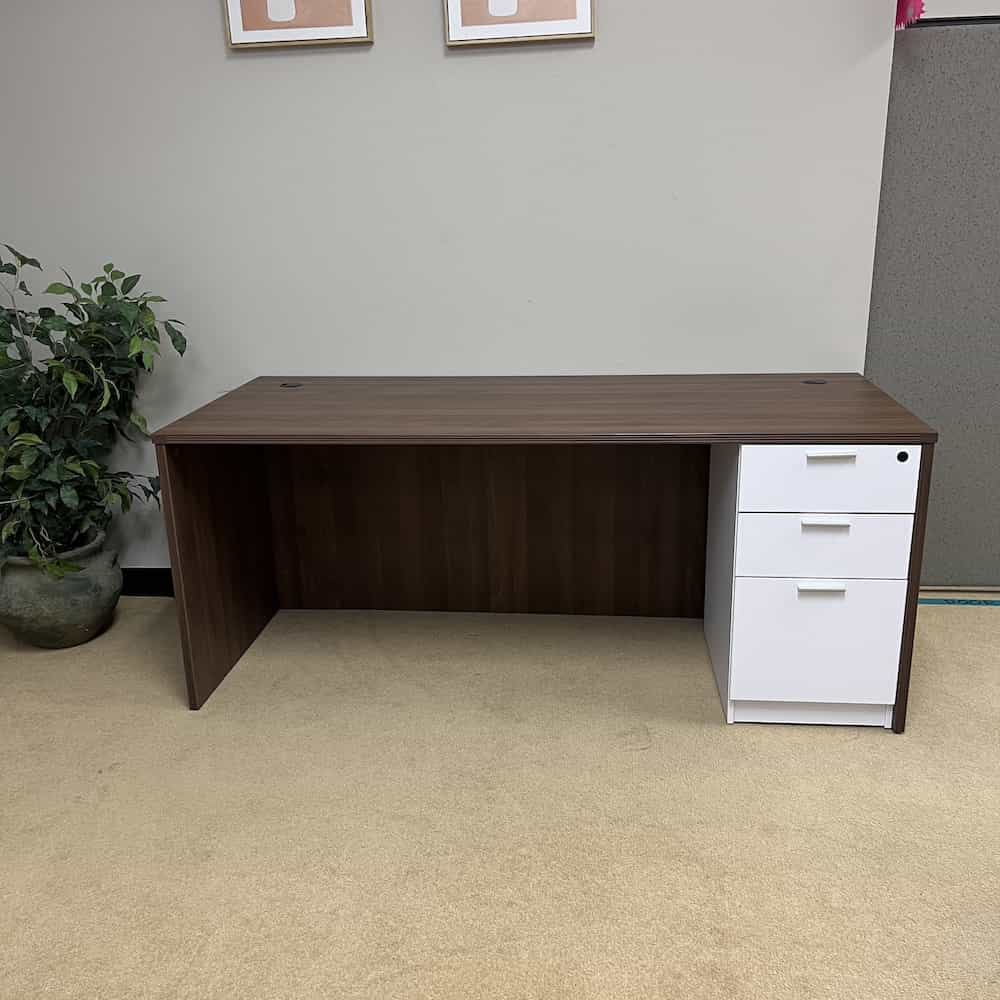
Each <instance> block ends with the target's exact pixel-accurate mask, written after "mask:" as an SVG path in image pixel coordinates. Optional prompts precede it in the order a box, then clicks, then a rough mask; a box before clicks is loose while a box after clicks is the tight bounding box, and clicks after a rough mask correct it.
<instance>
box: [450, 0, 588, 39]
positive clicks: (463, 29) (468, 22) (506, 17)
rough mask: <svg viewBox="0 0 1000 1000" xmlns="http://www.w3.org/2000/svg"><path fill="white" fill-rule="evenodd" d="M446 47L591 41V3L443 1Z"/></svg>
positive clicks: (584, 0)
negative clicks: (587, 39) (584, 39)
mask: <svg viewBox="0 0 1000 1000" xmlns="http://www.w3.org/2000/svg"><path fill="white" fill-rule="evenodd" d="M444 19H445V38H446V40H447V42H448V44H449V45H489V44H496V43H498V42H552V41H557V40H562V39H566V40H572V39H581V38H593V37H594V0H444Z"/></svg>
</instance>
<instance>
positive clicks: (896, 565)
mask: <svg viewBox="0 0 1000 1000" xmlns="http://www.w3.org/2000/svg"><path fill="white" fill-rule="evenodd" d="M912 534H913V515H912V514H829V513H824V514H740V515H739V529H738V531H737V536H736V537H737V541H736V575H737V576H809V577H841V578H843V577H855V578H864V577H869V578H874V579H884V580H905V579H906V577H907V575H908V572H909V565H910V538H911V536H912Z"/></svg>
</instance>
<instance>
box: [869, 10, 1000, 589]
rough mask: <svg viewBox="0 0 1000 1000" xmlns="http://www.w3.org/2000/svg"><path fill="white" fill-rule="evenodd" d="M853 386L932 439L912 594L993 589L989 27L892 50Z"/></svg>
mask: <svg viewBox="0 0 1000 1000" xmlns="http://www.w3.org/2000/svg"><path fill="white" fill-rule="evenodd" d="M866 373H867V374H868V376H869V377H870V378H871V379H872V380H873V381H874V382H875V383H876V384H878V385H880V386H881V387H882V388H884V389H885V390H886V391H887V392H889V393H891V394H892V395H894V396H895V397H896V398H897V399H899V401H900V402H902V403H903V404H905V405H906V406H908V407H909V408H910V409H912V410H913V411H914V412H916V413H917V414H918V415H919V416H921V417H923V418H924V419H925V420H927V421H928V422H929V423H930V424H931V425H932V426H934V427H935V428H936V429H937V430H938V431H939V432H940V434H941V440H940V444H939V445H938V450H937V453H936V456H935V468H934V480H933V488H932V493H931V508H930V521H929V524H928V529H927V549H926V554H925V559H924V573H923V578H924V582H925V583H931V584H942V585H945V584H958V585H976V584H978V585H993V586H996V585H1000V25H995V24H980V25H968V26H956V27H940V26H935V27H925V28H918V29H915V30H910V31H907V32H905V33H904V34H902V35H900V36H899V37H898V39H897V45H896V52H895V56H894V60H893V71H892V91H891V96H890V100H889V123H888V130H887V135H886V151H885V173H884V177H883V183H882V203H881V209H880V212H879V225H878V245H877V249H876V255H875V274H874V284H873V289H872V309H871V319H870V322H869V331H868V356H867V364H866Z"/></svg>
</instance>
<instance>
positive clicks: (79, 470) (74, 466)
mask: <svg viewBox="0 0 1000 1000" xmlns="http://www.w3.org/2000/svg"><path fill="white" fill-rule="evenodd" d="M66 468H67V469H69V470H70V472H75V473H76V474H77V475H78V476H82V475H83V466H82V465H81V464H80V461H79V459H76V458H71V459H69V460H68V461H67V462H66Z"/></svg>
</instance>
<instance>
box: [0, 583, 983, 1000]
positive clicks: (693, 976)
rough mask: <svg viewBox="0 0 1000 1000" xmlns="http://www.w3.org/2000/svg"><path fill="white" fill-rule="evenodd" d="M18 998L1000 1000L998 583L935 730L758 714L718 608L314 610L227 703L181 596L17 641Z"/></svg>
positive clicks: (951, 669)
mask: <svg viewBox="0 0 1000 1000" xmlns="http://www.w3.org/2000/svg"><path fill="white" fill-rule="evenodd" d="M0 685H2V687H0V690H2V696H0V697H2V702H0V762H2V766H0V808H2V813H0V996H2V997H3V998H4V1000H21V998H24V1000H42V998H44V1000H49V998H62V997H74V998H86V1000H103V998H156V1000H160V998H162V1000H178V998H181V1000H184V998H191V1000H206V998H207V1000H214V998H240V1000H257V998H266V1000H272V998H273V1000H284V998H337V1000H339V998H362V997H363V998H394V1000H396V998H398V1000H403V998H406V1000H411V998H421V1000H423V998H426V1000H437V998H449V1000H451V998H455V1000H479V998H491V1000H493V998H496V1000H514V998H516V1000H536V998H537V1000H542V998H566V1000H590V998H595V1000H596V998H600V1000H618V998H642V1000H649V998H661V997H662V998H671V1000H673V998H677V1000H700V998H718V1000H743V998H762V1000H764V998H766V1000H786V998H788V1000H822V998H831V997H837V998H845V1000H867V998H872V1000H876V998H877V1000H909V998H918V997H919V998H928V1000H931V998H933V1000H951V998H963V1000H983V998H996V997H1000V726H998V720H1000V608H942V607H925V608H923V609H922V610H921V613H920V622H919V634H918V643H917V654H916V664H915V668H914V685H913V694H912V700H911V718H910V728H909V730H908V732H907V733H906V734H905V735H904V736H901V737H896V736H893V735H891V734H890V733H887V732H885V731H884V730H862V729H833V728H830V729H824V728H801V727H781V726H778V727H761V726H740V727H726V726H725V725H723V724H722V722H721V715H720V708H719V705H718V703H717V699H716V694H715V689H714V686H713V681H712V676H711V673H710V670H709V667H708V662H707V659H706V654H705V650H704V646H703V644H702V639H701V634H700V631H699V623H693V622H671V621H650V620H636V619H625V620H608V619H569V618H523V617H510V618H501V617H498V618H491V617H488V616H479V615H466V616H438V615H418V614H389V615H376V614H367V613H358V614H343V615H335V614H327V613H318V612H299V613H288V614H284V615H282V616H280V617H279V618H278V619H277V620H276V621H275V622H274V623H273V624H272V625H271V626H270V627H269V629H268V630H267V631H266V632H265V633H264V635H263V636H262V637H261V639H260V640H259V641H258V642H257V644H256V645H255V646H254V647H253V649H252V650H251V651H250V652H249V653H248V655H247V656H246V657H245V658H244V660H243V662H242V663H241V664H240V665H239V667H237V669H236V670H235V671H234V672H233V673H232V674H231V675H230V677H229V678H228V680H227V681H226V682H225V684H224V685H223V686H222V687H221V688H220V689H219V691H218V692H217V693H216V695H215V697H214V698H213V699H212V700H211V701H210V702H209V703H208V705H207V706H206V707H205V709H204V710H203V711H202V712H200V713H198V714H193V713H189V712H188V711H187V709H186V707H185V704H184V694H183V683H182V676H181V668H180V662H179V653H178V643H177V636H176V630H175V625H174V620H173V607H172V605H171V602H169V601H163V600H152V599H132V600H126V601H123V603H122V608H121V611H120V613H119V618H118V621H117V623H116V625H115V626H114V628H113V629H112V631H111V632H110V633H108V634H107V635H106V636H104V637H103V638H101V639H100V640H98V641H97V642H95V643H93V644H91V645H90V646H89V647H86V648H83V649H80V650H76V651H66V652H59V653H49V652H42V651H38V650H32V649H28V648H26V647H23V646H20V645H18V644H16V643H15V642H14V641H13V640H12V639H10V637H9V636H8V635H7V634H3V635H2V636H0Z"/></svg>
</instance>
